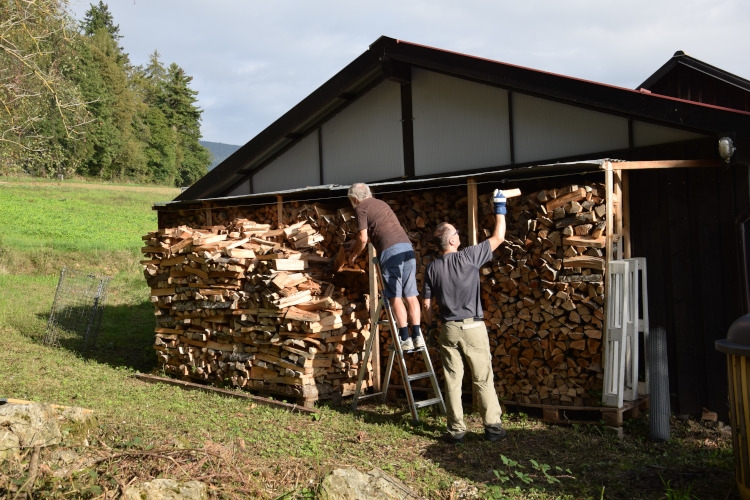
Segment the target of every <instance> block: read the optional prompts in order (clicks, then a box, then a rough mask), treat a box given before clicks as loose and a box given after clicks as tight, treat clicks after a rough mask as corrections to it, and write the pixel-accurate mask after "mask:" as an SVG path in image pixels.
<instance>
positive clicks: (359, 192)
mask: <svg viewBox="0 0 750 500" xmlns="http://www.w3.org/2000/svg"><path fill="white" fill-rule="evenodd" d="M348 196H349V198H354V199H355V200H357V201H362V200H364V199H365V198H370V197H372V193H371V192H370V187H369V186H368V185H367V184H365V183H364V182H357V183H356V184H352V185H351V186H350V187H349V193H348Z"/></svg>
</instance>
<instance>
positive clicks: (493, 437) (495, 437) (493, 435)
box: [484, 428, 508, 441]
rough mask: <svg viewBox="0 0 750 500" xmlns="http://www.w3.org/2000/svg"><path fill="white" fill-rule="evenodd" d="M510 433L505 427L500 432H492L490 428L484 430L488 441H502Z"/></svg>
mask: <svg viewBox="0 0 750 500" xmlns="http://www.w3.org/2000/svg"><path fill="white" fill-rule="evenodd" d="M507 434H508V433H507V432H506V430H505V429H502V428H501V429H500V432H490V431H489V430H487V429H485V430H484V439H485V440H487V441H500V440H501V439H503V438H504V437H505V436H506V435H507Z"/></svg>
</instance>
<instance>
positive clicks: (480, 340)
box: [422, 190, 506, 443]
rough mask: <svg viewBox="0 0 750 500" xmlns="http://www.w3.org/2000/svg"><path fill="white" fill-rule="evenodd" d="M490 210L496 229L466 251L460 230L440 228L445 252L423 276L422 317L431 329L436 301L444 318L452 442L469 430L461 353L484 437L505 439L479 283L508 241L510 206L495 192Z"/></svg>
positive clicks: (442, 332) (442, 331) (437, 237)
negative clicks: (463, 398) (483, 271)
mask: <svg viewBox="0 0 750 500" xmlns="http://www.w3.org/2000/svg"><path fill="white" fill-rule="evenodd" d="M492 207H493V211H494V213H495V228H494V229H493V231H492V234H491V235H490V237H489V238H487V239H486V240H484V241H483V242H481V243H478V244H476V245H472V246H470V247H466V248H464V249H462V250H459V249H458V247H459V246H460V245H461V240H460V238H459V236H458V229H456V228H455V227H454V226H453V225H451V224H449V223H447V222H443V223H441V224H439V225H438V227H437V229H435V233H434V236H435V240H436V242H437V244H438V246H439V247H440V252H441V254H440V255H439V256H438V257H437V258H436V259H435V260H434V261H432V262H430V263H429V264H428V265H427V268H426V269H425V273H424V291H423V294H422V305H423V307H424V319H425V321H426V322H427V324H428V325H429V324H432V323H433V321H432V299H433V298H434V299H435V301H436V303H437V305H438V311H439V314H440V319H442V327H441V329H440V337H439V340H440V355H441V361H442V364H443V372H444V374H445V405H446V410H447V420H448V432H447V434H446V436H445V439H446V440H447V441H448V442H451V443H461V442H463V437H464V435H465V434H466V431H467V429H466V423H465V422H464V418H463V404H462V401H461V385H462V381H463V376H464V363H463V359H462V355H463V357H464V358H465V359H466V362H467V364H468V365H469V368H470V370H471V379H472V383H473V384H474V386H475V387H476V389H477V396H478V398H479V411H480V413H481V415H482V420H483V422H484V437H485V439H487V440H488V441H497V440H498V439H501V438H503V437H504V436H505V429H503V427H502V424H501V422H500V420H501V416H502V410H501V408H500V402H499V401H498V398H497V393H496V392H495V385H494V382H493V371H492V355H491V353H490V342H489V337H488V336H487V328H486V326H485V324H484V317H483V313H482V304H481V292H480V283H479V268H480V267H482V266H483V265H484V264H485V263H487V262H488V261H490V260H491V259H492V252H493V251H494V250H495V249H496V248H497V247H498V246H500V243H502V242H503V241H505V212H506V208H505V195H504V194H503V192H502V191H500V190H495V192H494V193H493V197H492Z"/></svg>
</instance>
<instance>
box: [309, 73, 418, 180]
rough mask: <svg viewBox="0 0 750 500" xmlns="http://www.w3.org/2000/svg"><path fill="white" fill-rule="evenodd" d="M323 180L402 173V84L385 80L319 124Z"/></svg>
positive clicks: (374, 177) (359, 178)
mask: <svg viewBox="0 0 750 500" xmlns="http://www.w3.org/2000/svg"><path fill="white" fill-rule="evenodd" d="M321 134H322V144H323V179H322V183H323V184H351V183H353V182H370V181H376V180H381V179H390V178H396V177H402V176H403V175H404V153H403V150H404V147H403V135H402V134H403V132H402V127H401V86H400V85H399V84H398V83H395V82H392V81H384V82H383V83H381V84H380V85H378V86H377V87H375V88H374V89H372V90H371V91H370V92H368V93H367V94H365V95H364V96H363V97H362V98H360V99H359V100H357V101H356V102H354V103H352V104H351V105H350V106H349V107H347V108H346V109H345V110H344V111H342V112H341V113H340V114H338V115H337V116H336V117H335V118H333V119H332V120H330V121H329V122H327V123H326V124H325V125H323V127H322V128H321Z"/></svg>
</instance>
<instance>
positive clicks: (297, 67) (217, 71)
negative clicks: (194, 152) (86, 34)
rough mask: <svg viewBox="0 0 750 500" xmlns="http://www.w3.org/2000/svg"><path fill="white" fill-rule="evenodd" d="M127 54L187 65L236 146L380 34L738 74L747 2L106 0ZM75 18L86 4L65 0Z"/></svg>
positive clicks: (612, 70)
mask: <svg viewBox="0 0 750 500" xmlns="http://www.w3.org/2000/svg"><path fill="white" fill-rule="evenodd" d="M105 3H107V5H108V6H109V9H110V12H111V13H112V14H113V16H114V20H115V23H116V24H118V25H119V26H120V33H121V34H122V35H123V39H122V40H121V44H122V46H123V47H124V48H125V50H126V52H128V53H129V54H130V58H131V61H133V62H134V63H135V64H145V63H146V62H147V60H148V55H149V54H151V53H152V52H153V51H154V50H158V51H159V52H160V54H161V55H162V62H164V63H165V64H169V63H171V62H175V63H177V64H178V65H179V66H180V67H182V68H183V69H184V70H185V71H186V72H187V74H188V75H190V76H193V78H194V79H193V82H192V88H193V90H196V91H197V92H198V104H199V106H200V107H201V108H202V109H203V110H204V112H203V120H202V127H201V130H202V133H203V138H204V139H205V140H209V141H216V142H223V143H227V144H244V143H245V142H247V141H248V140H250V139H252V137H254V136H255V135H256V134H257V133H259V132H260V131H262V130H263V129H265V128H266V127H267V126H268V125H270V124H271V123H272V122H273V121H274V120H276V119H277V118H278V117H280V116H281V115H282V114H283V113H285V112H286V111H288V110H289V109H290V108H291V107H293V106H294V105H296V104H297V103H298V102H299V101H301V100H302V99H304V98H305V97H306V96H307V95H309V94H310V93H311V92H313V91H314V90H315V89H316V88H317V87H319V86H320V85H322V84H323V83H324V82H325V81H327V80H328V79H329V78H331V77H332V76H333V75H335V74H336V73H337V72H338V71H340V70H341V69H343V68H344V67H345V66H346V65H347V64H349V63H350V62H351V61H352V60H354V59H355V58H356V57H358V56H359V55H360V54H362V53H363V52H365V51H366V50H367V48H368V47H369V45H370V44H371V43H373V42H374V41H375V40H377V39H378V38H379V37H380V36H383V35H385V36H389V37H392V38H397V39H401V40H405V41H408V42H412V43H416V44H420V45H427V46H432V47H437V48H440V49H444V50H449V51H453V52H459V53H464V54H469V55H473V56H477V57H483V58H487V59H491V60H496V61H501V62H506V63H509V64H515V65H518V66H524V67H528V68H533V69H538V70H542V71H550V72H554V73H558V74H563V75H567V76H572V77H575V78H582V79H586V80H591V81H596V82H601V83H606V84H610V85H616V86H621V87H627V88H634V87H636V86H637V85H639V84H640V83H641V82H643V81H644V80H645V79H646V78H648V77H649V76H650V75H651V74H652V73H653V72H654V71H656V70H657V69H658V68H659V67H660V66H661V65H662V64H664V63H665V62H666V61H667V60H669V58H670V57H672V55H673V54H674V52H675V51H677V50H683V51H685V52H686V53H688V54H690V55H691V56H693V57H695V58H697V59H700V60H702V61H704V62H706V63H709V64H712V65H714V66H717V67H719V68H722V69H724V70H726V71H729V72H732V73H735V74H737V75H739V76H742V77H746V78H747V77H750V60H748V58H747V57H745V56H744V54H746V53H747V52H748V50H747V49H749V48H750V37H748V36H747V35H746V31H747V28H746V25H747V20H748V19H750V2H747V1H746V0H713V1H708V0H659V1H654V0H631V1H629V2H606V1H601V0H566V1H561V0H531V1H527V2H499V1H497V0H464V1H463V2H455V1H448V0H434V1H430V2H427V1H419V0H417V1H405V0H398V1H396V0H382V1H379V2H368V1H355V2H353V1H351V0H347V1H344V0H319V1H315V2H311V1H299V0H275V1H271V2H268V1H265V2H260V1H252V0H248V1H242V2H237V1H234V0H212V1H211V2H207V1H205V0H110V1H109V2H105ZM72 4H73V11H74V13H77V14H78V15H76V17H77V18H79V19H81V18H82V17H83V13H84V12H85V11H86V9H87V8H88V3H84V2H80V1H79V0H73V2H72Z"/></svg>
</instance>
